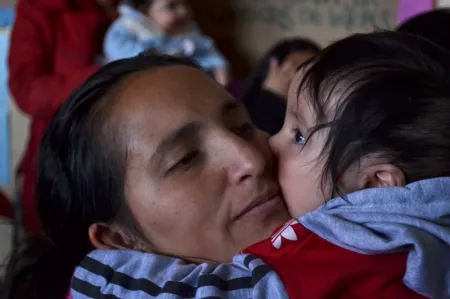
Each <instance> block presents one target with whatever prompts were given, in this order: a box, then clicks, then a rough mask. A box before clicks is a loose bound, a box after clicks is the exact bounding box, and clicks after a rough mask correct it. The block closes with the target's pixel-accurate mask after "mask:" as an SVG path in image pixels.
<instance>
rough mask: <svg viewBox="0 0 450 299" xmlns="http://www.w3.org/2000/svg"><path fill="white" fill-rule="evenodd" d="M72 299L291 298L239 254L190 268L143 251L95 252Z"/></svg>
mask: <svg viewBox="0 0 450 299" xmlns="http://www.w3.org/2000/svg"><path fill="white" fill-rule="evenodd" d="M71 294H72V297H73V299H82V298H83V299H84V298H104V297H105V296H108V295H110V296H111V297H114V296H115V297H114V298H143V297H145V298H205V297H220V298H287V295H286V294H287V293H286V291H285V288H284V286H283V284H282V282H281V280H280V279H279V277H278V275H277V274H276V273H275V272H274V271H273V270H271V268H270V267H269V266H267V265H266V264H264V263H263V262H262V261H261V260H260V259H258V258H256V257H254V256H251V255H237V256H235V257H234V259H233V262H232V263H229V264H219V265H211V264H201V265H194V264H186V263H185V262H184V261H183V260H181V259H178V258H172V257H167V256H161V255H156V254H151V253H142V252H139V251H132V250H126V251H119V250H96V251H93V252H92V253H90V254H89V255H88V256H87V257H86V258H85V259H84V260H83V261H82V262H81V264H80V266H79V267H78V268H77V269H76V271H75V274H74V277H73V280H72V289H71Z"/></svg>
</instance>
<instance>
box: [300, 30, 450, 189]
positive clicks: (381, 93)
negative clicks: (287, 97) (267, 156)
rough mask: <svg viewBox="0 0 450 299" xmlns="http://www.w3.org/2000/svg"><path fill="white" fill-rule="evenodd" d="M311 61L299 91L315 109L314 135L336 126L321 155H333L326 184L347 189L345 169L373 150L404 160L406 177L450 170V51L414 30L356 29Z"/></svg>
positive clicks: (390, 160)
mask: <svg viewBox="0 0 450 299" xmlns="http://www.w3.org/2000/svg"><path fill="white" fill-rule="evenodd" d="M305 67H306V68H305V70H306V72H305V75H304V78H303V80H302V83H301V84H300V86H299V89H298V93H302V94H304V95H306V98H308V99H309V100H310V101H311V104H312V106H313V108H314V112H315V114H316V118H317V124H318V125H317V126H316V127H315V128H314V130H313V133H312V134H314V132H317V131H318V130H321V129H323V128H328V129H329V130H330V131H329V135H328V137H327V140H326V144H325V147H324V149H323V151H322V155H321V157H322V158H325V157H326V155H328V157H326V159H325V161H326V163H325V168H324V172H323V174H324V176H323V179H324V180H323V183H326V181H327V180H328V182H329V179H331V182H332V185H333V192H334V193H337V194H341V195H342V192H341V190H339V187H338V183H339V181H340V179H341V178H342V176H343V174H344V173H345V171H346V170H348V168H349V167H350V166H352V165H354V164H355V163H358V162H359V161H360V160H361V158H363V157H367V156H376V157H380V158H384V159H385V160H386V162H387V163H392V164H394V165H396V166H398V167H399V168H400V169H401V170H402V171H403V172H404V174H405V177H406V181H407V183H410V182H414V181H418V180H421V179H428V178H434V177H440V176H450V159H449V153H450V54H449V53H448V52H447V51H445V50H444V49H443V48H441V47H439V46H437V45H435V44H434V43H432V42H430V41H428V40H426V39H424V38H421V37H419V36H414V35H410V34H404V33H395V32H377V33H371V34H357V35H353V36H350V37H348V38H345V39H343V40H341V41H338V42H336V43H334V44H333V45H331V46H329V47H327V48H326V49H324V50H323V51H322V52H321V53H319V54H318V55H317V56H315V57H314V58H313V59H312V60H311V61H310V62H309V63H308V64H307V65H306V66H305ZM310 136H311V135H309V136H308V138H309V137H310ZM327 195H329V194H327Z"/></svg>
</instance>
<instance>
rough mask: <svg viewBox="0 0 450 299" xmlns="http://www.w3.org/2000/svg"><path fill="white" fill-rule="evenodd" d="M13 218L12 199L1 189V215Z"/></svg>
mask: <svg viewBox="0 0 450 299" xmlns="http://www.w3.org/2000/svg"><path fill="white" fill-rule="evenodd" d="M1 216H3V217H7V218H11V219H12V218H13V209H12V204H11V201H9V199H8V198H6V196H5V195H4V194H3V193H2V192H1V191H0V217H1Z"/></svg>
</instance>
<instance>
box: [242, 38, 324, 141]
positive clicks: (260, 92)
mask: <svg viewBox="0 0 450 299" xmlns="http://www.w3.org/2000/svg"><path fill="white" fill-rule="evenodd" d="M319 51H320V47H319V46H318V45H317V44H316V43H314V42H313V41H310V40H307V39H303V38H292V39H285V40H281V41H279V42H278V43H276V44H275V45H274V46H273V47H272V48H271V49H270V50H269V51H268V52H267V54H266V55H265V56H264V57H263V58H262V59H261V60H260V62H259V63H258V64H257V66H256V67H255V69H254V71H253V73H252V74H251V75H250V77H249V79H248V82H247V86H246V88H245V90H244V93H243V96H242V100H243V102H244V104H245V106H246V107H247V109H248V111H249V114H250V117H251V118H252V121H253V122H254V123H255V125H256V126H257V127H258V128H260V129H261V130H263V131H266V132H267V133H269V134H270V135H274V134H275V133H277V132H278V131H279V130H280V129H281V127H282V126H283V122H284V115H285V112H286V99H287V93H288V89H289V85H290V83H291V81H292V79H293V77H294V75H295V72H296V70H297V68H298V67H299V66H300V65H301V64H303V63H304V62H306V61H307V60H309V59H310V58H311V57H313V56H314V55H315V54H317V53H318V52H319Z"/></svg>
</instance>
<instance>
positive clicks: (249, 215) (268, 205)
mask: <svg viewBox="0 0 450 299" xmlns="http://www.w3.org/2000/svg"><path fill="white" fill-rule="evenodd" d="M281 207H283V199H282V197H281V194H279V193H278V194H276V195H274V196H272V197H270V198H269V199H268V200H266V201H263V202H261V203H259V204H256V205H254V206H252V207H251V208H250V209H248V210H246V211H245V212H243V213H242V214H240V215H239V216H238V217H237V218H236V220H250V219H252V220H256V219H264V218H266V217H267V216H270V215H272V214H273V213H275V212H276V211H278V210H279V209H280V208H281Z"/></svg>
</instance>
